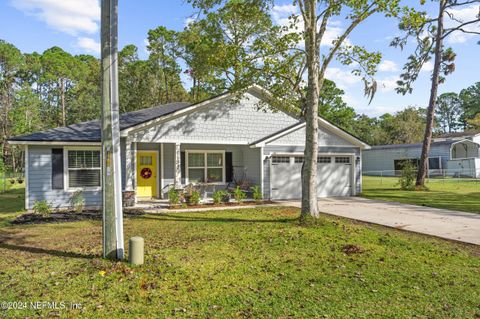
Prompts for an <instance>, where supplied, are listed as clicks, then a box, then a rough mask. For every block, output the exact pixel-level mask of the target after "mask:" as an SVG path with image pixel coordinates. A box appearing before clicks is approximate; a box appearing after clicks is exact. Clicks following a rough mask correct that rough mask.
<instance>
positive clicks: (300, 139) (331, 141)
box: [267, 127, 355, 147]
mask: <svg viewBox="0 0 480 319" xmlns="http://www.w3.org/2000/svg"><path fill="white" fill-rule="evenodd" d="M305 134H306V133H305V127H302V128H299V129H298V130H295V131H293V132H291V133H289V134H287V135H284V136H282V137H280V138H278V139H276V140H273V141H271V142H269V143H267V145H303V144H305ZM318 145H319V146H352V147H354V146H355V145H353V144H352V143H350V142H348V141H346V140H344V139H343V138H341V137H339V136H338V135H336V134H334V133H332V132H330V131H328V130H327V129H325V128H323V127H319V128H318Z"/></svg>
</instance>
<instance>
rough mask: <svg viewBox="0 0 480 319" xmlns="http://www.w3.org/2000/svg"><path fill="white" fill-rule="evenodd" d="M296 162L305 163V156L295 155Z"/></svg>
mask: <svg viewBox="0 0 480 319" xmlns="http://www.w3.org/2000/svg"><path fill="white" fill-rule="evenodd" d="M294 158H295V163H303V156H295V157H294Z"/></svg>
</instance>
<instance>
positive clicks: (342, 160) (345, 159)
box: [335, 156, 350, 164]
mask: <svg viewBox="0 0 480 319" xmlns="http://www.w3.org/2000/svg"><path fill="white" fill-rule="evenodd" d="M335 163H344V164H349V163H350V157H348V156H335Z"/></svg>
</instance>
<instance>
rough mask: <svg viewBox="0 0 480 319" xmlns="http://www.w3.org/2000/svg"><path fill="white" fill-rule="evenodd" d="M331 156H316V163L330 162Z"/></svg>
mask: <svg viewBox="0 0 480 319" xmlns="http://www.w3.org/2000/svg"><path fill="white" fill-rule="evenodd" d="M331 162H332V158H331V157H330V156H319V157H317V163H331Z"/></svg>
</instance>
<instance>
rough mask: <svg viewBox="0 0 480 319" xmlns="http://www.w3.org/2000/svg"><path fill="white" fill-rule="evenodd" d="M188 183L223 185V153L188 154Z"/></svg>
mask: <svg viewBox="0 0 480 319" xmlns="http://www.w3.org/2000/svg"><path fill="white" fill-rule="evenodd" d="M187 154H188V157H187V164H188V181H189V182H191V183H203V182H206V183H223V182H224V181H225V178H224V177H225V176H224V170H225V160H224V153H223V152H187Z"/></svg>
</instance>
